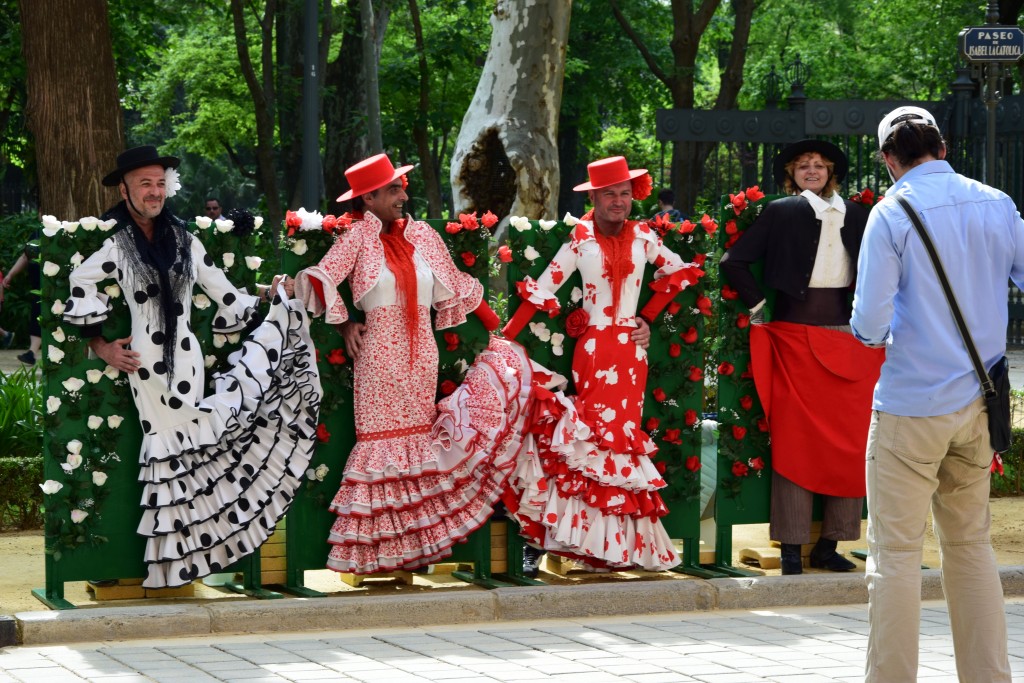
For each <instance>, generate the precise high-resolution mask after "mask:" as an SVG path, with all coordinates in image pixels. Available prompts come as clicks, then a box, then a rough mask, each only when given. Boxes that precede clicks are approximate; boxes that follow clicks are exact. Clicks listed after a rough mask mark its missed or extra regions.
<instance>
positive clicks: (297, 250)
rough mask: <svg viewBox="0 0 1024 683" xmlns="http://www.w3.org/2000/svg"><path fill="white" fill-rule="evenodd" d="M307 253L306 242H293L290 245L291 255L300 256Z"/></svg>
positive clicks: (307, 246)
mask: <svg viewBox="0 0 1024 683" xmlns="http://www.w3.org/2000/svg"><path fill="white" fill-rule="evenodd" d="M307 251H309V245H307V244H306V240H295V244H293V245H292V253H293V254H295V255H296V256H302V255H303V254H305V253H306V252H307Z"/></svg>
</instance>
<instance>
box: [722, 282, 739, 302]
mask: <svg viewBox="0 0 1024 683" xmlns="http://www.w3.org/2000/svg"><path fill="white" fill-rule="evenodd" d="M722 298H723V299H725V300H726V301H735V300H736V299H738V298H740V293H739V292H737V291H736V290H735V289H733V288H732V287H730V286H729V285H722Z"/></svg>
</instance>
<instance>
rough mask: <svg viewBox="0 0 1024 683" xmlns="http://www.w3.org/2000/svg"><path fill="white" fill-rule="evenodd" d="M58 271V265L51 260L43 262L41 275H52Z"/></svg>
mask: <svg viewBox="0 0 1024 683" xmlns="http://www.w3.org/2000/svg"><path fill="white" fill-rule="evenodd" d="M59 272H60V266H58V265H57V264H56V263H54V262H53V261H47V262H46V263H44V264H43V275H45V276H46V277H53V276H54V275H56V274H57V273H59Z"/></svg>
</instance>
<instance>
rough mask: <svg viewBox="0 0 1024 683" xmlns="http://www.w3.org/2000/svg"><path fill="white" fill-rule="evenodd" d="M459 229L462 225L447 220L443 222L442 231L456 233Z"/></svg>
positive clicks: (450, 233)
mask: <svg viewBox="0 0 1024 683" xmlns="http://www.w3.org/2000/svg"><path fill="white" fill-rule="evenodd" d="M461 230H462V226H461V225H459V224H458V223H453V222H452V221H448V222H447V223H445V224H444V231H445V232H446V233H448V234H449V235H456V234H458V233H459V232H460V231H461Z"/></svg>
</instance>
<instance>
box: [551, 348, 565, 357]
mask: <svg viewBox="0 0 1024 683" xmlns="http://www.w3.org/2000/svg"><path fill="white" fill-rule="evenodd" d="M551 353H552V354H554V355H556V356H561V355H562V354H563V353H565V349H563V348H562V347H561V346H552V347H551Z"/></svg>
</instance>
